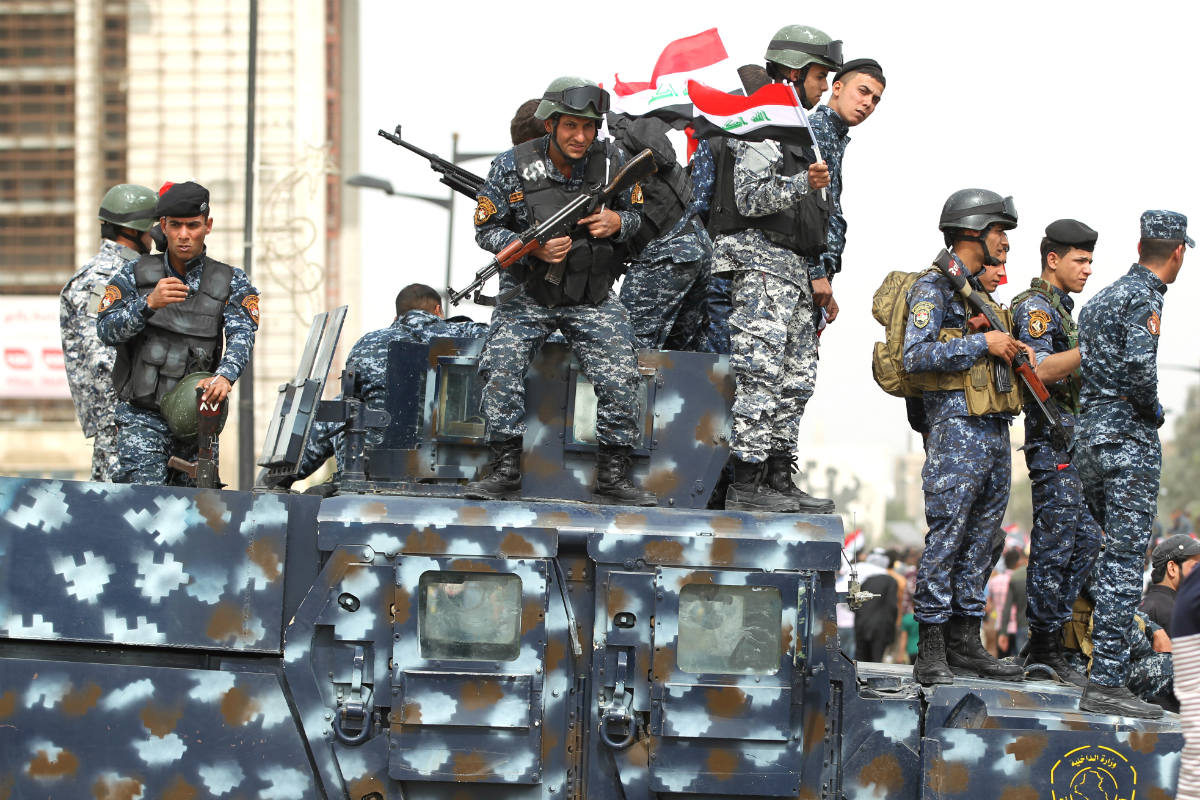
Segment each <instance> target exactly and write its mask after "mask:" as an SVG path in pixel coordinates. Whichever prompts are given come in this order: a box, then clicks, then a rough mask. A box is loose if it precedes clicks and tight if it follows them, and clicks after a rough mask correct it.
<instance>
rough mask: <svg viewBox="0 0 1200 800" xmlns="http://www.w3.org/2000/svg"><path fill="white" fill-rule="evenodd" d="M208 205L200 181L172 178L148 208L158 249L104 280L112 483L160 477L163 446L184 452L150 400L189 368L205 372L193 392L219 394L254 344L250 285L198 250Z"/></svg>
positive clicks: (165, 454) (189, 447)
mask: <svg viewBox="0 0 1200 800" xmlns="http://www.w3.org/2000/svg"><path fill="white" fill-rule="evenodd" d="M208 212H209V205H208V190H207V189H205V188H204V187H203V186H201V185H199V184H197V183H193V182H191V181H188V182H186V183H176V184H173V185H172V186H171V187H170V188H169V189H167V190H166V191H165V192H164V193H163V194H162V195H161V196H160V197H159V198H158V205H157V206H156V208H155V213H156V214H157V215H158V216H159V221H160V222H161V223H162V229H163V233H164V234H165V235H166V237H167V252H166V253H165V254H162V255H158V254H156V255H145V256H142V257H141V258H140V259H138V260H137V261H136V262H133V263H130V264H127V265H126V266H125V267H124V268H123V269H122V270H121V271H120V272H119V273H117V275H116V276H115V277H114V278H113V279H112V281H110V282H109V284H108V286H107V287H105V289H104V297H103V299H102V300H101V301H100V320H99V323H98V325H97V330H98V331H99V334H100V339H101V340H102V341H103V342H105V343H106V344H110V345H114V346H117V359H116V363H115V364H114V366H113V371H112V379H113V386H114V389H115V391H116V395H117V398H118V403H117V426H118V428H119V434H118V440H117V441H118V448H117V449H118V460H119V462H120V466H119V468H118V470H117V472H116V474H115V475H114V476H113V480H114V481H115V482H117V483H145V484H165V483H167V480H168V473H167V460H168V459H169V458H170V457H171V456H172V455H176V456H179V457H180V458H182V459H184V460H185V461H192V460H194V459H195V450H196V445H195V442H183V441H179V440H177V439H175V438H174V437H173V436H172V434H171V431H170V428H169V427H168V425H167V420H166V419H164V418H163V416H162V414H161V413H160V411H159V402H160V401H161V400H162V399H163V397H164V396H165V395H166V394H167V393H168V392H169V391H170V390H171V389H172V388H173V387H174V386H175V384H176V383H178V382H179V379H180V378H182V377H183V376H184V375H187V374H189V373H193V372H213V373H215V374H214V375H213V377H211V378H208V379H206V380H204V381H203V382H202V383H201V384H200V385H201V386H203V388H204V392H203V397H202V399H203V401H204V402H206V403H213V404H219V403H221V402H223V401H224V400H225V398H226V397H227V396H228V395H229V392H230V390H231V388H232V386H233V383H234V381H236V380H237V379H238V376H239V375H241V374H242V370H243V369H244V368H245V366H246V362H247V361H248V360H249V359H250V352H251V350H253V349H254V336H255V332H256V331H257V330H258V313H259V311H258V290H257V289H255V288H254V287H253V286H252V285H251V284H250V280H249V279H248V278H247V277H246V273H244V272H242V271H241V270H240V269H237V268H236V267H231V266H229V265H228V264H223V263H221V262H220V261H217V260H216V259H213V258H209V257H208V251H207V249H206V248H205V246H204V239H205V237H206V236H207V235H208V234H209V233H211V232H212V225H213V219H212V217H211V216H209V213H208ZM222 334H223V335H224V337H223V338H224V348H222ZM222 349H223V352H222ZM243 457H247V456H246V454H243ZM172 480H173V482H179V481H184V480H185V479H184V478H183V477H182V476H180V475H178V474H176V475H174V476H172Z"/></svg>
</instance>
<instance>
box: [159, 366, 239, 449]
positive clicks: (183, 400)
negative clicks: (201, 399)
mask: <svg viewBox="0 0 1200 800" xmlns="http://www.w3.org/2000/svg"><path fill="white" fill-rule="evenodd" d="M212 376H213V373H211V372H192V373H189V374H187V375H184V376H183V377H182V378H180V379H179V383H177V384H175V386H174V388H172V389H171V391H169V392H167V393H166V394H165V395H163V399H162V400H161V401H159V404H158V408H159V411H161V412H162V415H163V419H165V420H166V421H167V427H168V428H170V430H171V435H172V436H174V437H175V438H176V439H178V440H179V441H181V442H190V441H194V440H195V438H196V436H197V435H198V434H199V433H200V409H199V407H198V404H197V397H196V390H197V388H198V387H199V385H200V382H201V381H204V380H208V379H209V378H211V377H212ZM228 416H229V404H228V403H221V417H220V419H219V420H218V421H217V433H220V432H221V429H222V428H224V427H225V419H226V417H228Z"/></svg>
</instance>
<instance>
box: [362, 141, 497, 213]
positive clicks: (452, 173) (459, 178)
mask: <svg viewBox="0 0 1200 800" xmlns="http://www.w3.org/2000/svg"><path fill="white" fill-rule="evenodd" d="M379 135H380V136H382V137H383V138H385V139H387V140H388V141H389V142H391V143H392V144H396V145H399V146H401V147H403V148H405V149H407V150H411V151H412V152H414V153H416V154H417V155H419V156H420V157H421V158H423V159H425V160H426V161H428V162H429V168H430V169H431V170H433V171H434V172H440V173H441V175H442V177H441V178H440V179H439V180H441V182H442V183H444V184H446V185H447V186H449V187H450V188H451V189H453V190H454V191H456V192H458V193H459V194H465V195H466V196H467V197H469V198H471V199H472V200H475V199H476V198H478V197H479V190H480V189H482V188H483V178H481V177H479V176H478V175H476V174H475V173H474V172H468V171H467V170H465V169H463V168H462V167H460V166H458V165H457V164H454V163H451V162H449V161H447V160H446V159H444V158H439V157H437V156H435V155H434V154H433V153H430V152H429V151H427V150H422V149H421V148H419V147H417V146H416V145H415V144H412V143H410V142H406V141H404V140H403V139H401V138H400V126H399V125H397V126H396V132H395V133H388V132H387V131H385V130H383V129H382V128H380V129H379Z"/></svg>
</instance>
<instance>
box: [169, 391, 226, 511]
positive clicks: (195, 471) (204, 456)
mask: <svg viewBox="0 0 1200 800" xmlns="http://www.w3.org/2000/svg"><path fill="white" fill-rule="evenodd" d="M203 398H204V389H203V388H202V387H199V386H197V387H196V410H197V411H199V412H200V416H199V422H198V424H197V434H196V438H197V444H198V447H197V450H196V460H195V461H184V460H183V459H182V458H180V457H179V456H171V457H170V458H169V459H167V466H168V467H171V468H172V469H177V470H179V471H180V472H183V473H186V474H187V475H188V477H190V478H191V479H192V480H194V481H195V482H196V488H198V489H220V488H221V487H223V486H224V485H225V484H223V483H221V476H220V475H218V474H217V459H216V458H215V457H214V453H213V451H214V450H215V449H216V444H217V432H218V430H219V429H220V427H221V407H222V406H223V405H224V404H225V401H224V400H222V401H221V402H220V403H206V402H204V399H203Z"/></svg>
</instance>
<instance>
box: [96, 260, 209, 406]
mask: <svg viewBox="0 0 1200 800" xmlns="http://www.w3.org/2000/svg"><path fill="white" fill-rule="evenodd" d="M164 268H165V269H166V270H167V271H164ZM170 269H171V268H170V266H169V265H168V263H167V255H166V254H165V253H162V254H157V255H147V256H142V257H141V258H140V259H138V261H137V263H136V264H134V265H133V274H134V280H135V281H136V283H137V292H138V294H139V295H142V296H143V297H144V296H146V295H148V294H150V292H152V291H154V287H155V285H156V284H157V283H158V282H159V281H160V280H162V279H163V278H164V277H167V276H168V275H174V272H172V271H170ZM232 283H233V267H231V266H229V265H228V264H223V263H221V262H220V261H214V260H213V259H211V258H206V259H205V261H204V273H203V274H202V275H201V276H200V289H199V291H197V292H195V293H194V294H191V295H189V296H188V298H187V299H186V300H184V301H183V302H182V303H172V304H171V305H169V306H164V307H163V308H160V309H158V310H156V311H155V312H154V313H153V314H152V315H150V318H149V319H147V320H146V327H145V328H143V329H142V332H141V333H139V334H138V335H137V336H135V337H134V338H133V339H131V340H130V341H128V342H126V343H125V344H124V345H123V346H121V347H118V348H117V360H116V363H115V364H113V373H112V377H113V386H114V388H116V390H117V396H118V397H120V398H121V399H122V400H125V401H126V402H128V403H130V404H132V405H135V406H139V407H141V408H151V409H157V408H158V403H159V401H160V400H162V398H163V395H165V394H166V393H167V392H169V391H171V389H173V388H174V387H175V384H176V383H178V382H179V379H180V378H182V377H183V376H184V375H187V374H188V373H191V372H212V371H213V370H214V369H216V367H217V364H218V363H219V362H220V359H221V334H222V331H223V330H224V319H223V314H224V311H225V304H226V302H228V300H229V295H230V293H231V292H232Z"/></svg>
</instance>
